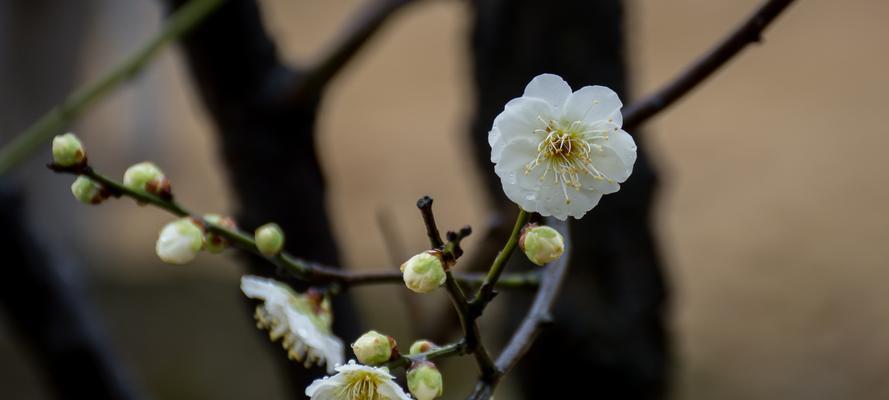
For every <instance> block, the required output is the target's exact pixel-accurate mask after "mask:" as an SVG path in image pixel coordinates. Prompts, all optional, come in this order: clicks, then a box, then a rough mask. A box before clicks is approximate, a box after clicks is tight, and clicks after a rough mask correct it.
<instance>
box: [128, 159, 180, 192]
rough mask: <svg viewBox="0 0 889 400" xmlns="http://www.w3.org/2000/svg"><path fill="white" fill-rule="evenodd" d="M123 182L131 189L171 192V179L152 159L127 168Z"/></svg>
mask: <svg viewBox="0 0 889 400" xmlns="http://www.w3.org/2000/svg"><path fill="white" fill-rule="evenodd" d="M123 184H124V186H126V187H128V188H130V189H137V190H144V191H146V192H148V193H152V194H157V195H164V194H167V195H168V194H170V181H169V180H168V179H167V177H166V176H164V173H163V171H161V170H160V168H158V167H157V165H154V163H153V162H151V161H144V162H140V163H138V164H134V165H132V166H130V167H129V168H127V170H126V172H124V174H123Z"/></svg>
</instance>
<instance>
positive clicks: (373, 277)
mask: <svg viewBox="0 0 889 400" xmlns="http://www.w3.org/2000/svg"><path fill="white" fill-rule="evenodd" d="M50 169H53V170H54V171H56V172H59V173H69V174H75V175H83V176H86V177H88V178H90V179H92V180H93V181H95V182H97V183H99V184H101V185H102V186H103V187H104V188H105V189H106V190H108V192H109V193H111V194H113V195H115V196H126V197H130V198H132V199H134V200H136V201H138V202H141V203H145V204H151V205H153V206H156V207H158V208H160V209H163V210H166V211H168V212H170V213H171V214H174V215H176V216H179V217H191V218H194V219H197V220H199V221H202V222H203V224H204V226H205V227H206V229H207V230H208V231H210V232H213V233H215V234H217V235H219V236H222V237H223V238H225V239H226V240H228V241H229V243H231V244H232V245H233V246H235V247H238V248H240V249H242V250H245V251H248V252H251V253H253V254H256V255H259V256H262V255H261V254H260V253H259V250H258V249H257V248H256V241H255V240H254V239H253V235H251V234H250V233H248V232H244V231H242V230H240V229H228V228H226V227H224V226H221V225H217V224H213V223H211V222H209V221H206V220H204V219H203V218H202V217H201V216H199V215H197V214H194V213H192V212H191V211H189V210H188V209H186V208H185V207H183V206H181V205H179V204H178V203H176V202H174V201H172V200H167V199H164V198H161V197H159V196H155V195H153V194H151V193H148V192H146V191H143V190H137V189H132V188H129V187H127V186H124V185H123V184H121V183H120V182H117V181H115V180H113V179H111V178H108V177H107V176H105V175H102V174H100V173H98V172H96V171H95V170H93V169H92V168H91V167H89V166H78V167H70V168H65V167H58V166H55V165H50ZM263 257H264V256H263ZM267 259H268V260H269V262H271V263H273V264H275V265H277V266H279V267H281V268H284V269H285V270H289V271H292V272H293V273H295V274H296V275H297V276H299V277H300V278H302V279H303V280H305V281H306V282H309V283H311V284H321V283H335V284H340V285H344V286H354V285H366V284H377V283H402V282H403V280H402V276H401V273H400V272H398V270H393V269H392V268H387V269H381V270H375V271H343V270H341V269H338V268H333V267H328V266H324V265H320V264H316V263H313V262H310V261H306V260H302V259H299V258H297V257H294V256H292V255H290V254H288V253H286V252H282V253H280V254H278V255H277V256H275V257H270V258H267ZM449 274H450V273H449ZM449 279H452V280H453V281H455V282H461V283H463V284H466V285H479V284H481V283H482V282H483V279H482V276H480V275H478V274H459V275H456V276H450V277H449ZM539 283H540V274H539V273H521V274H512V275H508V276H505V277H504V279H503V281H502V282H500V283H499V284H498V287H504V288H516V289H518V288H534V287H537V286H538V285H539Z"/></svg>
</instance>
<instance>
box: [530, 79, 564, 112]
mask: <svg viewBox="0 0 889 400" xmlns="http://www.w3.org/2000/svg"><path fill="white" fill-rule="evenodd" d="M569 95H571V86H568V83H567V82H565V80H564V79H562V77H560V76H558V75H553V74H541V75H537V76H535V77H534V79H532V80H531V82H530V83H528V86H525V94H524V96H526V97H536V98H538V99H543V100H545V101H546V102H548V103H549V104H550V105H552V106H553V107H556V108H559V107H561V106H562V104H564V103H565V100H566V99H567V98H568V96H569Z"/></svg>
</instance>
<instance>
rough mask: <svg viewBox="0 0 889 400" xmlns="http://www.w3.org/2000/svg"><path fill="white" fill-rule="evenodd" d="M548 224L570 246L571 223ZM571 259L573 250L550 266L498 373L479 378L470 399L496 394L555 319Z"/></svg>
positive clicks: (500, 360)
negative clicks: (554, 309) (501, 384)
mask: <svg viewBox="0 0 889 400" xmlns="http://www.w3.org/2000/svg"><path fill="white" fill-rule="evenodd" d="M547 224H548V225H549V226H551V227H553V228H554V229H556V230H558V231H559V232H561V233H562V236H563V237H564V240H565V248H567V249H571V231H570V229H569V228H568V223H567V222H565V221H559V220H556V219H554V218H549V221H548V222H547ZM569 261H570V250H569V251H567V252H565V254H564V255H562V257H561V258H559V259H558V260H557V261H556V262H554V263H552V264H550V265H548V266H547V267H546V270H545V272H544V273H543V278H542V281H541V283H540V289H538V291H537V295H536V296H535V298H534V303H533V304H532V305H531V308H530V309H529V310H528V314H527V315H526V316H525V319H524V320H523V321H522V324H521V325H520V326H519V328H518V329H517V330H516V331H515V333H513V336H512V338H511V339H510V340H509V344H507V345H506V348H504V349H503V352H502V353H500V356H499V357H498V358H497V364H496V366H497V372H496V374H495V375H493V376H492V377H491V378H492V379H480V380H479V382H478V384H477V385H476V387H475V391H474V392H473V393H472V395H470V396H469V399H471V400H482V399H488V398H490V397H491V396H492V395H493V394H494V388H495V387H496V386H497V383H498V382H499V380H500V378H501V377H502V376H503V375H505V374H507V373H509V371H510V370H512V368H513V367H514V366H515V365H516V364H517V363H518V361H519V360H520V359H521V358H522V356H524V355H525V353H527V352H528V350H529V349H530V348H531V346H532V345H533V344H534V341H535V340H536V339H537V335H538V334H540V331H541V330H542V329H543V328H544V327H545V326H546V325H548V324H550V323H551V322H552V316H551V314H550V313H551V312H552V308H553V303H555V301H556V298H557V297H558V295H559V290H560V288H561V286H562V282H563V281H564V280H565V275H566V273H567V271H568V266H569Z"/></svg>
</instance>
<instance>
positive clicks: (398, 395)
mask: <svg viewBox="0 0 889 400" xmlns="http://www.w3.org/2000/svg"><path fill="white" fill-rule="evenodd" d="M336 371H337V374H336V375H334V376H326V377H324V378H321V379H316V380H315V382H312V384H311V385H309V387H307V388H306V396H309V398H311V399H312V400H410V398H411V396H409V395H408V394H407V393H405V392H404V389H402V388H401V386H398V384H397V383H395V381H394V379H395V377H393V376H392V375H390V374H389V370H388V369H386V368H385V367H383V368H376V367H370V366H367V365H361V364H356V363H355V361H354V360H349V363H348V364H346V365H341V366H339V367H337V368H336Z"/></svg>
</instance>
